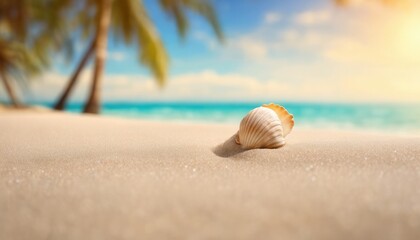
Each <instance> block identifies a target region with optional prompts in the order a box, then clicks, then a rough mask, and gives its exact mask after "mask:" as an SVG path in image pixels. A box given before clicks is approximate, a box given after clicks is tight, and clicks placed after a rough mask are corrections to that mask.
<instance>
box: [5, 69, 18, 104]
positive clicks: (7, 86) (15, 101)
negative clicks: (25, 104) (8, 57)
mask: <svg viewBox="0 0 420 240" xmlns="http://www.w3.org/2000/svg"><path fill="white" fill-rule="evenodd" d="M0 75H1V80H2V82H3V85H4V88H5V89H6V93H7V95H9V99H10V102H11V103H12V105H13V106H14V107H16V108H18V107H21V106H22V105H21V103H20V102H19V100H18V98H17V96H16V94H15V91H14V90H13V88H12V85H10V82H9V79H8V78H7V75H6V74H5V73H4V72H0Z"/></svg>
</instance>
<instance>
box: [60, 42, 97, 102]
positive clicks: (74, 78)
mask: <svg viewBox="0 0 420 240" xmlns="http://www.w3.org/2000/svg"><path fill="white" fill-rule="evenodd" d="M94 50H95V39H94V40H92V43H91V44H90V46H89V48H88V49H87V50H86V52H85V54H84V55H83V58H82V59H81V61H80V62H79V65H77V68H76V71H74V73H73V75H72V76H71V78H70V80H69V81H68V84H67V86H66V88H65V89H64V92H63V93H62V94H61V96H60V98H59V99H58V101H57V103H56V104H55V105H54V109H56V110H63V109H64V108H65V107H66V104H67V101H68V98H69V96H70V93H71V91H72V90H73V89H74V86H75V84H76V82H77V79H78V78H79V75H80V73H81V72H82V70H83V68H84V67H85V65H86V64H87V62H88V60H89V59H90V57H91V56H92V54H93V51H94Z"/></svg>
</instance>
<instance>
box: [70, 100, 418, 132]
mask: <svg viewBox="0 0 420 240" xmlns="http://www.w3.org/2000/svg"><path fill="white" fill-rule="evenodd" d="M260 105H261V103H179V102H177V103H105V104H104V105H103V110H102V114H103V115H108V116H119V117H126V118H138V119H148V120H164V121H178V122H179V121H183V122H205V123H239V121H240V120H241V119H242V117H243V116H244V115H245V114H247V113H248V112H249V111H250V110H252V109H253V108H255V107H258V106H260ZM282 105H283V106H285V107H286V108H287V109H288V111H289V112H291V113H292V114H293V115H294V116H295V122H296V125H297V126H302V127H306V126H307V127H313V126H315V127H322V128H350V129H351V128H360V129H372V130H381V131H391V133H392V132H411V131H413V132H416V133H418V132H420V105H419V104H406V105H390V104H327V103H325V104H324V103H322V104H321V103H320V104H315V103H284V104H282ZM80 109H81V105H80V104H71V105H70V106H69V110H70V111H72V112H79V111H80Z"/></svg>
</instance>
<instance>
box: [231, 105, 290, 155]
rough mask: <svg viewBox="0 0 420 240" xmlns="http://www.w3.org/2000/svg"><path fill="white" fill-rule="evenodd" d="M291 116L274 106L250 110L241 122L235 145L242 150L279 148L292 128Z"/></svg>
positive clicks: (284, 142)
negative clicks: (239, 146)
mask: <svg viewBox="0 0 420 240" xmlns="http://www.w3.org/2000/svg"><path fill="white" fill-rule="evenodd" d="M294 123H295V122H294V120H293V115H291V114H289V113H288V112H287V110H286V109H285V108H284V107H282V106H279V105H276V104H273V103H271V104H264V105H263V106H261V107H258V108H255V109H253V110H251V111H250V112H249V113H248V114H247V115H246V116H245V117H244V118H243V119H242V121H241V124H240V127H239V131H238V133H237V135H236V139H235V140H236V143H237V144H239V145H241V146H242V148H244V149H252V148H279V147H281V146H283V145H284V144H286V140H285V137H286V136H287V135H288V134H289V133H290V131H291V130H292V128H293V126H294Z"/></svg>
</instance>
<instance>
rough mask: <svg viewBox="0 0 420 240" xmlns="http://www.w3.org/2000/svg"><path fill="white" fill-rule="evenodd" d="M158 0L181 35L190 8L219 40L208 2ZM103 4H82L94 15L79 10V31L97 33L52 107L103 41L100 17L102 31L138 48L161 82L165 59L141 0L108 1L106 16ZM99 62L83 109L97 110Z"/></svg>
mask: <svg viewBox="0 0 420 240" xmlns="http://www.w3.org/2000/svg"><path fill="white" fill-rule="evenodd" d="M159 3H160V6H161V7H162V9H163V10H164V11H165V12H167V13H168V14H170V15H171V16H173V17H174V19H175V21H176V24H177V28H178V32H179V34H180V36H181V37H185V35H186V32H187V30H188V27H189V24H188V18H187V17H186V12H187V11H189V10H190V11H194V12H196V13H198V14H200V15H202V16H203V17H205V18H206V19H207V20H208V21H209V22H210V24H211V26H212V27H213V29H214V31H215V33H216V35H217V37H218V39H220V40H222V38H223V35H222V32H221V29H220V26H219V23H218V21H217V18H216V15H215V12H214V10H213V8H212V6H211V4H210V3H209V2H207V1H205V0H160V2H159ZM104 6H107V5H106V4H105V3H104V2H103V1H101V0H89V1H88V2H87V3H86V5H85V6H84V7H83V8H84V9H95V10H97V11H96V14H91V12H90V11H83V12H82V13H86V14H82V15H80V16H79V19H80V23H82V24H81V25H82V26H83V27H82V28H83V29H82V31H83V32H86V33H89V32H96V33H97V34H96V35H95V36H94V37H93V39H94V40H93V41H92V42H91V43H90V45H89V47H88V48H87V50H86V52H85V53H84V55H83V57H82V59H81V61H80V63H79V64H78V66H77V68H76V71H75V72H74V74H73V75H72V77H71V79H70V81H69V83H68V84H67V85H66V88H65V90H64V91H63V94H62V95H61V96H60V99H59V101H58V102H57V104H56V105H55V108H56V109H63V108H64V106H65V104H66V102H67V99H68V97H69V95H70V92H71V91H72V89H73V88H74V86H75V83H76V81H77V78H78V76H79V74H80V72H81V70H82V69H83V67H84V66H85V65H86V64H87V62H88V60H89V58H90V57H91V56H92V55H93V53H94V52H96V55H97V52H98V48H99V46H98V45H97V43H98V42H99V41H101V42H104V41H103V40H99V39H98V38H99V26H101V25H100V24H99V22H100V21H101V20H103V19H102V18H103V17H109V18H110V19H109V21H110V23H109V25H108V28H109V30H106V31H108V32H110V33H111V35H113V36H115V38H116V39H117V40H118V39H119V40H123V42H124V43H125V44H127V45H133V44H134V45H135V46H137V48H138V50H139V52H138V58H139V61H140V62H141V63H142V64H143V65H145V66H146V67H147V68H149V69H150V70H151V72H152V74H153V76H154V78H155V79H156V80H157V83H158V84H159V85H160V86H163V85H164V84H165V80H166V77H167V69H168V62H169V59H168V56H167V54H166V51H165V48H164V46H163V44H162V42H161V40H160V38H159V35H158V34H157V31H156V29H155V27H154V25H153V23H152V21H151V20H150V18H149V16H148V14H147V11H146V9H145V7H144V5H143V3H142V1H138V0H118V1H112V0H111V4H110V6H111V9H110V10H109V12H110V16H107V14H105V15H104V14H103V13H101V11H104V9H103V7H104ZM107 11H108V10H107ZM111 12H112V14H111ZM103 21H104V20H103ZM95 28H96V30H95ZM104 31H105V30H104ZM105 45H106V43H105ZM98 61H99V62H98ZM101 62H102V58H98V56H96V58H95V67H94V76H93V80H92V85H91V89H90V95H89V98H88V101H87V103H86V106H85V108H84V112H91V113H97V112H98V111H99V102H100V101H99V99H100V98H99V90H100V85H101V84H100V83H101V77H102V74H101V73H99V72H97V71H103V68H104V66H103V65H102V63H101ZM98 65H99V66H98Z"/></svg>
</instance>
